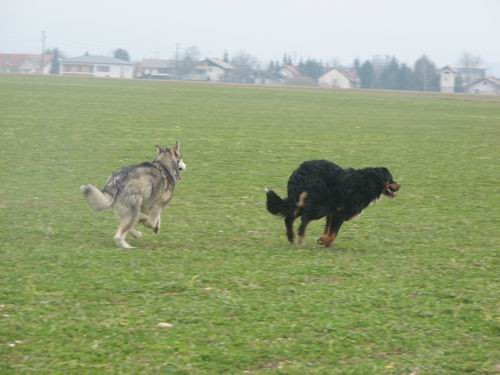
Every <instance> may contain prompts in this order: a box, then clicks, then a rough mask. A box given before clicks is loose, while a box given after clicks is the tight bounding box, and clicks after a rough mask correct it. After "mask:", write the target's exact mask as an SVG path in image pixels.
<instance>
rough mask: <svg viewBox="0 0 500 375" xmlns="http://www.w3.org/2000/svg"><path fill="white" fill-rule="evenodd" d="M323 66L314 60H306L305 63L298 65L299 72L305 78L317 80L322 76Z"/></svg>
mask: <svg viewBox="0 0 500 375" xmlns="http://www.w3.org/2000/svg"><path fill="white" fill-rule="evenodd" d="M323 70H324V69H323V66H322V65H321V64H320V63H319V62H317V61H316V60H312V59H307V60H306V62H301V63H299V72H300V73H301V74H302V75H303V76H306V77H311V78H312V79H314V80H317V79H318V78H319V77H321V76H322V75H323Z"/></svg>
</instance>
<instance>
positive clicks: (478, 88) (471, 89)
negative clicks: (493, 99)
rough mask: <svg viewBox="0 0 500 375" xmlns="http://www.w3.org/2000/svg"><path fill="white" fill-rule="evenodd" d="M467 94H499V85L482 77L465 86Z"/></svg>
mask: <svg viewBox="0 0 500 375" xmlns="http://www.w3.org/2000/svg"><path fill="white" fill-rule="evenodd" d="M465 92H466V93H468V94H481V95H500V87H499V86H498V85H495V84H494V83H493V82H491V81H488V80H487V79H482V80H480V81H478V82H476V83H474V84H472V85H469V86H467V87H466V88H465Z"/></svg>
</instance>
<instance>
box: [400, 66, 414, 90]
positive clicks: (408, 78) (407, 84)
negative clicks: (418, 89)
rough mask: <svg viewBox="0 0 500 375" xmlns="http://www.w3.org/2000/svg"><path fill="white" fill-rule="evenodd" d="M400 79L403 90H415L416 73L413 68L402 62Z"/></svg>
mask: <svg viewBox="0 0 500 375" xmlns="http://www.w3.org/2000/svg"><path fill="white" fill-rule="evenodd" d="M399 81H400V89H401V90H415V75H414V74H413V70H411V68H410V67H409V66H408V65H406V64H401V67H400V69H399Z"/></svg>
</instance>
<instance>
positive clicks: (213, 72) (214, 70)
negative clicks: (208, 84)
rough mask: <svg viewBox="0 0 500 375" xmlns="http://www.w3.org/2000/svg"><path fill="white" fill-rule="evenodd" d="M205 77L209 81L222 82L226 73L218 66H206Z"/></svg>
mask: <svg viewBox="0 0 500 375" xmlns="http://www.w3.org/2000/svg"><path fill="white" fill-rule="evenodd" d="M207 77H208V79H209V80H210V81H224V79H225V77H226V71H225V70H224V69H222V68H221V67H219V66H208V67H207Z"/></svg>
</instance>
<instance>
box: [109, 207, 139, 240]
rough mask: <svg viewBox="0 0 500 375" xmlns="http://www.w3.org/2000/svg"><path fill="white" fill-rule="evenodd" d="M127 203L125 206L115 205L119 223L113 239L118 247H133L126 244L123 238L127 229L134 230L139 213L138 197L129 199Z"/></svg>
mask: <svg viewBox="0 0 500 375" xmlns="http://www.w3.org/2000/svg"><path fill="white" fill-rule="evenodd" d="M129 203H130V205H129V206H127V207H125V206H115V213H116V214H117V216H118V217H119V219H120V224H119V225H118V230H117V231H116V234H115V237H114V240H115V243H116V245H117V246H118V247H121V248H122V249H133V247H132V246H130V245H129V244H128V242H127V241H126V240H125V238H126V237H127V234H128V232H129V231H131V230H132V232H134V231H135V229H134V225H135V224H136V223H137V221H138V220H139V214H140V207H141V202H140V199H139V200H138V201H131V202H129ZM131 234H132V233H131ZM135 234H137V233H135ZM132 235H134V234H132Z"/></svg>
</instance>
